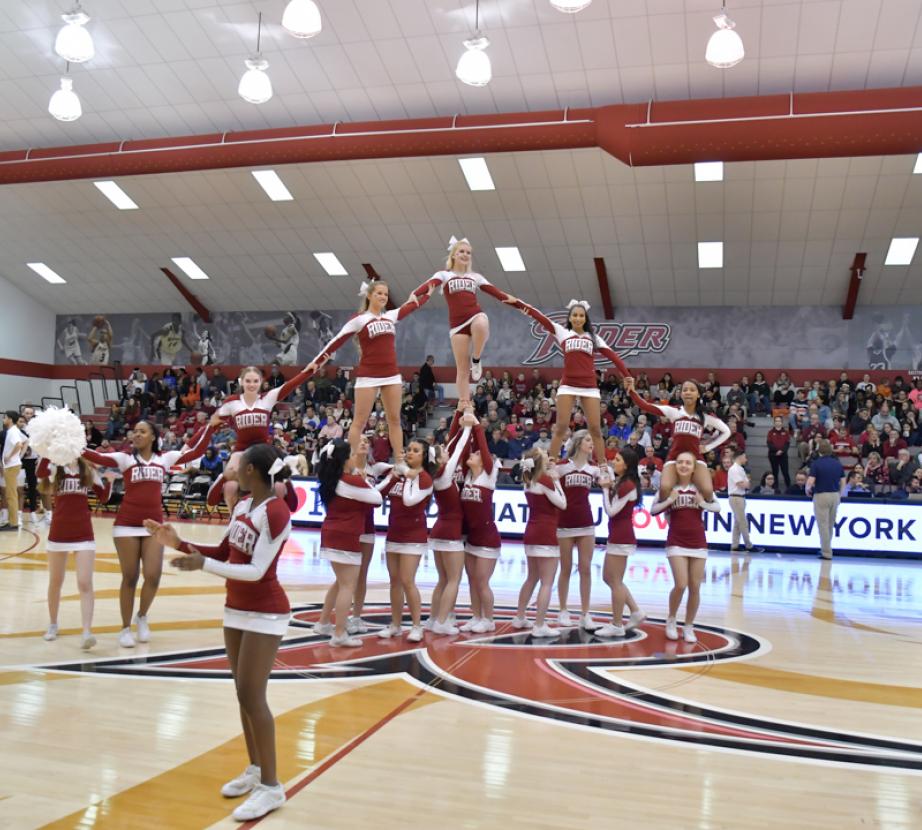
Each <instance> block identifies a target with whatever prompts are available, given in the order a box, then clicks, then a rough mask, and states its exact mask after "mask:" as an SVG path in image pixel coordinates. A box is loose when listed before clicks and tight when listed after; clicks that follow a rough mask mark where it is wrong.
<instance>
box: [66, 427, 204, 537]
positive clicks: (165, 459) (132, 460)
mask: <svg viewBox="0 0 922 830" xmlns="http://www.w3.org/2000/svg"><path fill="white" fill-rule="evenodd" d="M213 433H214V427H212V426H211V425H209V426H208V427H206V428H205V429H204V430H202V432H201V433H200V434H199V435H198V438H197V440H195V442H194V443H193V445H192V446H191V447H190V448H189V449H187V450H185V451H184V450H173V451H172V452H164V453H158V452H155V453H154V454H153V455H152V456H151V457H150V459H149V460H148V461H145V460H144V459H143V458H141V456H139V455H134V454H131V455H129V454H128V453H127V452H113V453H100V452H96V451H95V450H89V449H87V450H84V451H83V457H84V458H85V459H86V460H87V461H91V462H92V463H93V464H98V465H99V466H101V467H111V468H113V469H116V470H120V471H121V473H122V478H123V480H124V482H125V495H124V497H123V498H122V503H121V504H120V505H119V507H118V513H116V514H115V531H114V532H115V534H116V535H118V528H120V527H124V528H129V527H130V528H143V527H144V520H145V519H153V520H154V521H155V522H162V521H163V495H162V491H163V482H164V481H166V477H167V475H168V473H169V470H170V469H171V468H172V467H176V466H182V465H183V464H187V463H188V462H190V461H194V460H195V459H196V458H201V456H203V455H204V454H205V450H206V449H208V444H209V443H210V442H211V436H212V434H213ZM145 534H146V531H145Z"/></svg>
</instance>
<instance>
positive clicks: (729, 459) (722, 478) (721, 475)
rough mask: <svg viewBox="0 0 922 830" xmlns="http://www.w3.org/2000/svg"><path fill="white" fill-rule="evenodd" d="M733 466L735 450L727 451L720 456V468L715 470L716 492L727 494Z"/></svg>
mask: <svg viewBox="0 0 922 830" xmlns="http://www.w3.org/2000/svg"><path fill="white" fill-rule="evenodd" d="M732 464H733V450H731V449H726V450H724V451H723V452H722V453H721V454H720V466H719V467H718V468H717V469H716V470H714V492H715V493H726V492H727V481H728V475H729V473H730V467H731V465H732Z"/></svg>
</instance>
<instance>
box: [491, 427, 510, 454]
mask: <svg viewBox="0 0 922 830" xmlns="http://www.w3.org/2000/svg"><path fill="white" fill-rule="evenodd" d="M487 447H489V449H490V453H491V454H492V455H493V457H494V458H500V459H506V458H509V442H508V441H507V440H506V436H505V433H504V431H503V430H501V429H494V430H493V431H492V432H490V436H489V438H488V439H487Z"/></svg>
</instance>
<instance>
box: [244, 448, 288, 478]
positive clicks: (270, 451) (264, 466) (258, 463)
mask: <svg viewBox="0 0 922 830" xmlns="http://www.w3.org/2000/svg"><path fill="white" fill-rule="evenodd" d="M282 457H283V456H282V454H281V453H280V452H279V451H278V450H277V449H276V448H275V447H273V446H272V445H271V444H254V445H253V446H252V447H250V448H249V449H248V450H246V451H245V452H244V453H243V458H242V459H241V461H242V462H243V463H245V464H252V465H253V469H254V470H256V472H258V473H259V477H260V478H261V479H262V480H263V484H265V485H266V486H267V487H269V486H271V484H272V482H273V480H274V481H276V482H278V481H285V479H287V478H288V477H289V476H290V475H291V469H290V468H289V466H288V465H287V464H286V465H285V466H284V467H282V469H281V470H279V471H278V472H277V473H276V474H275V476H270V475H269V470H271V469H272V465H273V464H275V462H276V461H278V459H280V458H282Z"/></svg>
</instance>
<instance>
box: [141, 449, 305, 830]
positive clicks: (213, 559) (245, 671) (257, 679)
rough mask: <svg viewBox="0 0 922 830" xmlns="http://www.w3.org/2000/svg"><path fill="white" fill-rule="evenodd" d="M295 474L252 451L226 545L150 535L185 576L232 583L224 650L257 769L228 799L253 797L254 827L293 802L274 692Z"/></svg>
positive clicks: (168, 532) (167, 530)
mask: <svg viewBox="0 0 922 830" xmlns="http://www.w3.org/2000/svg"><path fill="white" fill-rule="evenodd" d="M287 473H288V467H287V466H286V465H285V462H284V461H283V460H282V459H281V458H279V456H278V453H277V452H276V451H275V450H274V449H273V448H272V447H270V446H268V445H266V444H261V445H257V446H254V447H250V449H248V450H247V451H246V453H245V454H244V456H243V459H242V460H241V462H240V473H239V475H240V484H241V485H242V486H243V487H245V488H246V489H247V490H248V491H249V492H250V496H249V498H246V499H243V500H241V501H240V503H239V504H238V505H237V507H236V509H235V510H234V515H233V517H232V518H231V522H230V524H229V525H228V526H227V530H226V531H225V533H224V538H223V539H222V540H221V543H220V544H218V545H208V546H206V545H194V546H193V545H191V544H189V543H188V542H183V541H181V540H180V538H179V535H178V534H177V533H176V530H175V528H173V527H172V526H171V525H164V524H160V523H158V522H154V521H148V522H146V523H145V524H146V526H147V529H148V530H149V531H150V532H151V533H152V534H153V538H154V539H156V540H157V543H158V544H160V545H169V546H170V547H171V548H176V549H177V550H180V551H182V553H184V554H185V556H181V557H177V558H176V559H174V560H173V562H172V564H173V565H174V566H176V567H177V568H179V569H180V570H183V571H198V570H203V571H206V572H208V573H211V574H214V575H215V576H220V577H223V578H224V579H226V580H227V598H226V600H225V604H224V645H225V648H226V649H227V660H228V662H229V663H230V669H231V674H232V675H233V677H234V685H235V686H236V688H237V700H238V701H240V721H241V723H242V725H243V735H244V738H245V739H246V747H247V754H248V755H249V761H250V763H249V766H247V768H246V769H245V770H244V771H243V772H242V773H241V774H240V775H238V776H237V777H236V778H234V779H232V780H231V781H228V782H227V783H226V784H225V785H224V786H223V787H222V788H221V795H223V796H224V797H225V798H236V797H238V796H241V795H246V794H247V793H251V795H250V797H249V798H248V799H247V800H246V801H245V802H243V804H241V805H240V806H239V807H238V808H237V809H236V810H234V813H233V815H234V818H235V819H237V821H252V820H254V819H258V818H260V817H261V816H264V815H266V813H269V812H271V811H272V810H276V809H278V808H279V807H281V806H282V805H283V804H284V803H285V787H284V786H282V784H280V783H279V780H278V777H277V774H276V755H275V721H274V720H273V718H272V712H271V711H270V710H269V704H268V702H267V701H266V687H267V686H268V683H269V675H270V673H271V672H272V667H273V665H274V664H275V655H276V654H277V653H278V649H279V644H280V643H281V642H282V637H283V636H284V634H285V632H286V631H287V630H288V620H289V618H290V616H291V606H290V605H289V603H288V597H287V596H286V595H285V590H284V588H282V586H281V584H280V583H279V580H278V576H277V575H276V568H277V566H278V560H279V556H280V555H281V553H282V548H283V547H284V545H285V541H286V540H287V539H288V535H289V534H290V533H291V513H290V512H289V510H288V507H287V505H286V504H285V502H283V501H282V500H281V499H279V498H277V497H276V496H275V480H274V479H275V477H276V476H278V477H283V476H286V475H287Z"/></svg>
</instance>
